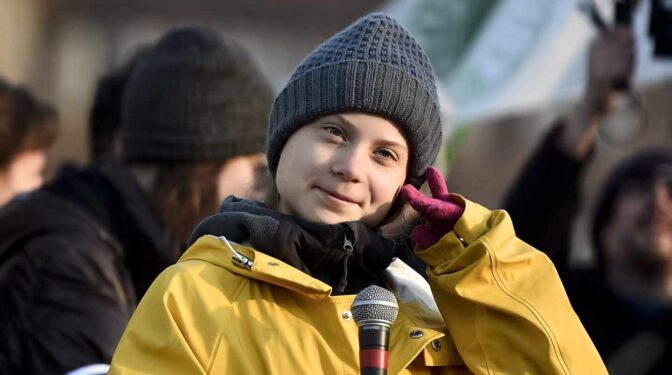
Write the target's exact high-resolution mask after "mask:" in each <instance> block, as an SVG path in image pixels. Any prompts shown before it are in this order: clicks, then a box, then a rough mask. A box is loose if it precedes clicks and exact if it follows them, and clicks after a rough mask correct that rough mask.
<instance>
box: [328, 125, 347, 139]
mask: <svg viewBox="0 0 672 375" xmlns="http://www.w3.org/2000/svg"><path fill="white" fill-rule="evenodd" d="M325 129H326V130H327V131H328V132H329V134H331V135H333V136H335V137H341V138H342V137H343V131H341V129H339V128H337V127H335V126H327V127H325Z"/></svg>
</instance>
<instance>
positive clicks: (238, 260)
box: [210, 235, 254, 270]
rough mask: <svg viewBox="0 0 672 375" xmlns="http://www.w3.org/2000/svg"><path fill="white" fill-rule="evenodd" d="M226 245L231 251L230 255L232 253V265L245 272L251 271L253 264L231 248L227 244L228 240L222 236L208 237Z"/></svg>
mask: <svg viewBox="0 0 672 375" xmlns="http://www.w3.org/2000/svg"><path fill="white" fill-rule="evenodd" d="M210 236H212V237H214V238H216V239H218V240H220V241H222V242H224V243H225V244H226V246H227V247H228V248H229V250H231V253H233V256H232V257H231V261H233V264H235V265H236V266H238V267H241V268H245V269H247V270H250V269H252V265H253V264H254V262H252V261H251V260H250V258H248V257H246V256H245V255H243V254H241V253H239V252H237V251H236V250H235V249H234V248H233V246H231V244H230V243H229V240H227V239H226V237H224V236H214V235H210Z"/></svg>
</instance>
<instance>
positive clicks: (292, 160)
mask: <svg viewBox="0 0 672 375" xmlns="http://www.w3.org/2000/svg"><path fill="white" fill-rule="evenodd" d="M407 166H408V144H407V142H406V139H405V138H404V136H403V135H402V134H401V132H400V131H399V129H397V127H396V126H395V125H394V124H393V123H392V122H390V121H389V120H387V119H385V118H383V117H378V116H374V115H369V114H364V113H343V114H335V115H330V116H325V117H322V118H319V119H317V120H315V121H313V122H311V123H309V124H307V125H305V126H303V127H301V128H300V129H299V130H297V131H296V132H294V134H292V136H291V137H290V138H289V140H288V141H287V143H286V144H285V147H284V148H283V150H282V153H281V155H280V162H279V164H278V170H277V173H276V183H277V187H278V193H279V196H280V200H279V204H278V209H279V210H280V211H281V212H284V213H287V214H292V215H295V216H298V217H300V218H302V219H305V220H308V221H312V222H318V223H325V224H336V223H341V222H344V221H356V220H361V221H363V222H364V223H365V224H367V225H368V226H370V227H377V226H378V225H379V224H380V223H381V221H382V220H383V218H384V217H385V215H386V214H387V213H388V211H389V210H390V208H391V206H392V202H393V201H394V199H395V197H396V195H397V193H398V192H399V189H400V188H401V186H402V184H403V183H404V181H405V180H406V170H407Z"/></svg>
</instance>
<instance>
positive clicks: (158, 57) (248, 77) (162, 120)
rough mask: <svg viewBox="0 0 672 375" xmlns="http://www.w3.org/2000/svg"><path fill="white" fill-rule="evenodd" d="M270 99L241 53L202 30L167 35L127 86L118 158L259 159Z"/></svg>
mask: <svg viewBox="0 0 672 375" xmlns="http://www.w3.org/2000/svg"><path fill="white" fill-rule="evenodd" d="M272 98H273V94H272V91H271V89H270V85H269V84H268V83H267V81H266V80H265V78H264V76H263V74H262V73H260V72H259V71H258V70H257V69H256V67H255V64H254V63H253V62H252V60H251V59H250V57H249V55H248V53H247V52H246V51H245V50H244V49H243V48H242V47H240V46H239V45H237V44H236V43H234V42H233V41H231V40H229V39H226V38H225V37H224V36H223V35H221V34H220V33H218V32H216V31H215V30H212V29H209V28H206V27H203V26H187V27H178V28H174V29H172V30H170V31H169V32H168V33H167V34H166V35H165V36H163V38H161V39H160V40H159V41H158V43H157V44H156V46H155V47H153V48H152V49H151V50H150V51H149V52H148V53H147V55H146V56H144V57H143V59H142V61H141V62H140V64H139V66H138V67H137V68H136V69H135V71H134V72H133V75H132V77H131V80H130V82H129V83H128V88H127V91H126V93H125V96H124V102H123V106H122V127H121V135H122V144H123V156H124V158H125V159H126V160H130V161H156V160H174V161H194V160H223V159H227V158H229V157H233V156H236V155H241V154H250V153H257V152H263V151H264V141H265V130H266V123H267V119H268V117H267V115H268V108H269V106H270V104H271V102H272Z"/></svg>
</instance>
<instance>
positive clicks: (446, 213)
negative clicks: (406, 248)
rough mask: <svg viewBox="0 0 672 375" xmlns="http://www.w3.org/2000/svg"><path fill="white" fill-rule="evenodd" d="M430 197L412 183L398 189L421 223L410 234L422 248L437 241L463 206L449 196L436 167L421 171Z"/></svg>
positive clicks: (458, 216)
mask: <svg viewBox="0 0 672 375" xmlns="http://www.w3.org/2000/svg"><path fill="white" fill-rule="evenodd" d="M425 176H426V177H427V184H428V185H429V190H430V191H431V192H432V197H431V198H430V197H427V196H425V195H424V194H422V193H421V192H419V191H418V189H416V188H415V187H414V186H413V185H410V184H406V185H404V186H403V187H402V188H401V196H402V198H404V199H405V200H406V202H408V204H410V205H411V207H413V209H414V210H416V211H417V212H418V213H419V214H420V215H422V216H423V217H424V218H425V223H424V224H422V225H418V226H417V227H415V228H414V229H413V232H412V233H411V237H412V238H413V240H414V241H415V243H416V244H418V246H420V247H421V248H423V249H426V248H428V247H430V246H432V245H434V244H435V243H437V242H439V240H440V239H441V237H443V236H444V235H445V234H446V233H448V232H450V231H451V230H453V226H455V223H456V222H457V220H458V219H459V218H460V217H461V216H462V213H463V212H464V207H462V206H460V205H459V204H457V203H455V202H454V201H453V200H452V199H451V198H450V193H448V188H447V187H446V182H445V180H444V179H443V176H442V175H441V172H439V170H438V169H436V168H434V167H430V168H429V169H427V172H426V174H425Z"/></svg>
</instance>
